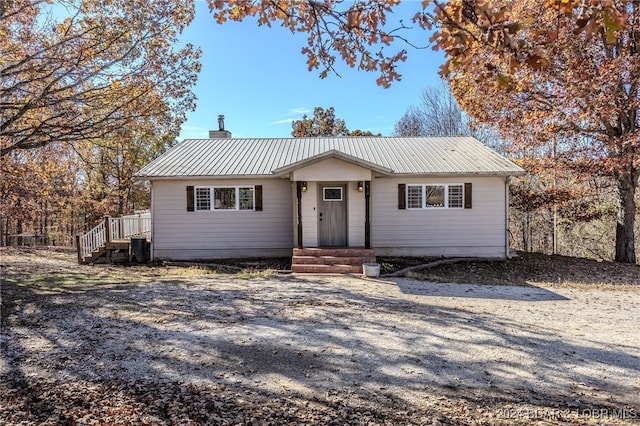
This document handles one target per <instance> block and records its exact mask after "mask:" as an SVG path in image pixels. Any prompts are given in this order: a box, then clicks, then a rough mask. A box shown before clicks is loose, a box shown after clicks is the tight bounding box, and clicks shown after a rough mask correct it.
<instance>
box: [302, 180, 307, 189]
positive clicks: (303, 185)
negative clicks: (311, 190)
mask: <svg viewBox="0 0 640 426" xmlns="http://www.w3.org/2000/svg"><path fill="white" fill-rule="evenodd" d="M302 192H307V181H304V182H302Z"/></svg>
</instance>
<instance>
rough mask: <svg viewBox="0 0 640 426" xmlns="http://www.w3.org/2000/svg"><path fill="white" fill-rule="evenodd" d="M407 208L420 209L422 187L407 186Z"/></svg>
mask: <svg viewBox="0 0 640 426" xmlns="http://www.w3.org/2000/svg"><path fill="white" fill-rule="evenodd" d="M407 207H408V208H410V209H421V208H422V185H409V186H408V188H407Z"/></svg>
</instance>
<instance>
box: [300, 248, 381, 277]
mask: <svg viewBox="0 0 640 426" xmlns="http://www.w3.org/2000/svg"><path fill="white" fill-rule="evenodd" d="M375 261H376V255H375V250H373V249H364V248H302V249H299V248H294V249H293V257H292V258H291V272H297V273H313V274H362V264H363V263H371V262H375Z"/></svg>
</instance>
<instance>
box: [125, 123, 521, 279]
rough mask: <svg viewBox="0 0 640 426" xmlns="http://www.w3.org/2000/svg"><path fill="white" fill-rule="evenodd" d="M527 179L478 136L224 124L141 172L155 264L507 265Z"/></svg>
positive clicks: (189, 141) (186, 143) (138, 176)
mask: <svg viewBox="0 0 640 426" xmlns="http://www.w3.org/2000/svg"><path fill="white" fill-rule="evenodd" d="M523 173H524V171H523V170H522V169H521V168H520V167H518V166H517V165H515V164H513V163H512V162H510V161H509V160H507V159H505V158H504V157H502V156H500V155H499V154H497V153H496V152H495V151H493V150H491V149H489V148H488V147H486V146H485V145H483V144H482V143H480V142H479V141H477V140H476V139H474V138H471V137H390V138H387V137H326V138H275V139H265V138H256V139H254V138H246V139H244V138H243V139H234V138H231V134H230V132H228V131H226V130H223V127H222V126H221V129H220V130H219V131H212V132H210V138H209V139H187V140H185V141H183V142H182V143H180V144H178V145H177V146H175V147H174V148H172V149H170V150H169V151H167V152H166V153H165V154H163V155H161V156H160V157H158V158H157V159H155V160H154V161H152V162H151V163H150V164H148V165H147V166H145V167H144V168H143V169H141V170H140V171H139V172H138V173H137V175H136V176H137V178H138V179H145V180H148V181H149V182H150V184H151V214H152V249H151V256H152V258H153V259H156V260H161V259H174V260H179V259H180V260H186V259H189V260H196V259H200V260H204V259H215V258H230V257H275V256H291V255H292V253H293V255H294V256H299V257H305V256H309V255H310V254H311V253H310V252H309V250H319V249H322V248H326V249H332V251H324V252H323V251H318V252H317V253H318V255H321V256H334V255H343V256H347V257H358V256H365V257H366V256H368V257H369V258H371V256H374V255H385V256H386V255H399V256H477V257H485V258H505V257H507V256H508V253H509V234H508V227H509V226H508V217H509V215H508V208H509V187H508V184H509V178H510V177H511V176H516V175H521V174H523ZM333 248H341V249H344V248H352V249H356V250H367V251H366V252H357V253H356V252H344V253H339V250H335V249H333ZM294 250H295V252H294ZM304 250H307V251H304ZM362 259H364V257H363V258H362ZM362 259H360V258H358V259H356V260H355V263H358V262H359V261H360V260H362ZM295 263H296V262H295V261H294V264H295ZM303 263H304V262H303ZM310 263H321V262H317V261H310ZM351 263H354V262H351ZM295 269H296V268H295V265H294V270H295ZM303 269H304V268H298V270H303ZM308 269H309V268H307V270H308ZM311 269H313V268H311ZM360 269H361V265H360ZM320 270H326V269H322V268H320V267H318V268H315V270H314V271H316V272H317V271H320ZM347 270H353V271H355V269H353V268H351V269H344V271H347Z"/></svg>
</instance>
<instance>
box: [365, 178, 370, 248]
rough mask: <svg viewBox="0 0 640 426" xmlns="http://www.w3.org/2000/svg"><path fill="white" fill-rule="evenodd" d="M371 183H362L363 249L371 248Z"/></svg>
mask: <svg viewBox="0 0 640 426" xmlns="http://www.w3.org/2000/svg"><path fill="white" fill-rule="evenodd" d="M370 217H371V181H369V180H367V181H365V182H364V248H368V249H370V248H371V220H370Z"/></svg>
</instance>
